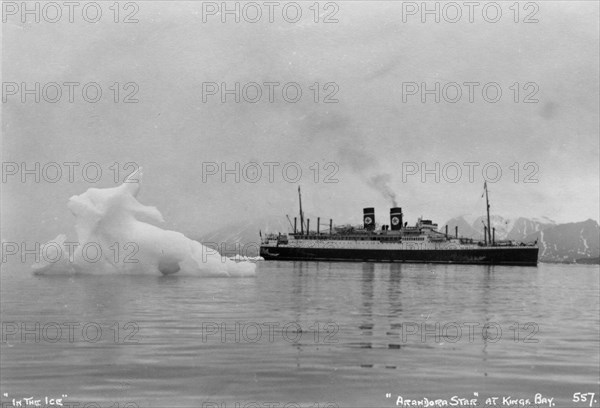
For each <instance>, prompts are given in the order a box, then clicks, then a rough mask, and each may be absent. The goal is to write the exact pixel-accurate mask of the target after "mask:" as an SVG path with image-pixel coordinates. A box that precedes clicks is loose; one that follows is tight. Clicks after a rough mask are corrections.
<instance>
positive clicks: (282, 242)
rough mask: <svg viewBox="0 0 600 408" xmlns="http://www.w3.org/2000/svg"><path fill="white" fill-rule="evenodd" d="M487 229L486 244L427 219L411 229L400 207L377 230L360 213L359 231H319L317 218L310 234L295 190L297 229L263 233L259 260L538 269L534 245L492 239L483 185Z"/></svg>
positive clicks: (370, 216)
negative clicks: (297, 214) (439, 227)
mask: <svg viewBox="0 0 600 408" xmlns="http://www.w3.org/2000/svg"><path fill="white" fill-rule="evenodd" d="M484 190H485V198H486V207H487V208H486V209H487V225H484V234H483V235H484V239H483V241H481V240H474V239H472V238H466V237H461V236H459V234H458V227H455V231H453V232H454V234H449V233H448V226H446V228H445V231H444V232H441V231H438V225H437V224H434V223H433V222H432V221H431V220H425V219H421V218H419V219H418V221H417V223H416V224H415V225H412V226H409V225H408V223H407V222H404V223H403V213H402V208H400V207H393V208H391V209H390V219H389V220H390V221H389V225H388V224H384V225H381V226H379V227H378V226H377V225H376V223H375V209H374V208H371V207H370V208H364V209H363V225H362V226H349V225H346V226H336V227H334V226H333V221H332V220H331V219H330V220H329V228H328V230H325V231H322V230H321V219H320V218H317V222H316V229H315V230H311V229H310V219H306V220H305V218H304V213H303V211H302V194H301V191H300V187H298V198H299V204H300V212H299V218H300V220H299V221H300V228H298V218H297V217H294V223H293V225H292V222H291V220H290V218H289V217H288V221H289V222H290V226H291V227H292V228H293V232H291V233H286V234H282V233H278V234H266V235H265V237H262V233H261V246H260V255H261V256H262V257H263V258H264V259H265V260H310V261H355V262H411V263H413V262H417V263H457V264H487V265H520V266H536V265H537V262H538V247H537V241H536V242H534V243H519V242H514V241H508V240H503V241H501V240H496V236H495V235H496V231H495V228H490V204H489V199H488V190H487V185H484Z"/></svg>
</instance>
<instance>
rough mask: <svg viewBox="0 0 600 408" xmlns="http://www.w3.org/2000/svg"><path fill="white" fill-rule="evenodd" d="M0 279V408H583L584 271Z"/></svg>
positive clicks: (591, 313)
mask: <svg viewBox="0 0 600 408" xmlns="http://www.w3.org/2000/svg"><path fill="white" fill-rule="evenodd" d="M3 269H4V270H3V273H2V287H1V295H2V322H3V333H2V335H3V338H2V344H1V351H2V353H1V363H2V370H1V385H2V387H1V388H2V393H7V394H8V395H9V398H6V397H2V401H9V400H10V399H11V398H17V399H18V398H22V397H29V396H34V397H43V396H51V397H57V396H58V397H60V395H62V394H67V395H68V397H67V398H66V401H71V402H75V401H77V402H97V403H98V404H99V405H100V406H102V407H105V406H106V407H109V406H112V405H114V404H120V405H119V406H120V407H122V406H123V405H124V403H126V402H129V401H130V402H134V403H135V404H136V405H138V406H140V407H142V406H148V407H180V406H181V407H201V406H202V404H203V403H204V406H210V405H207V402H214V403H217V404H219V405H218V406H219V408H225V407H235V403H236V402H239V403H240V404H242V405H241V406H242V407H243V406H244V404H247V403H248V402H251V401H255V402H258V403H259V404H260V405H258V406H261V407H262V406H268V405H266V402H273V403H274V404H277V405H273V406H275V407H283V406H284V405H285V404H288V403H290V402H295V403H297V404H301V405H302V406H312V407H316V406H317V405H315V403H318V404H319V405H318V406H319V407H324V406H327V403H332V404H336V405H337V406H339V407H343V406H344V407H345V406H352V407H392V406H395V403H396V397H397V396H398V395H402V396H403V397H405V398H417V399H421V398H423V397H429V398H443V399H450V397H452V396H454V395H457V396H459V397H464V398H473V395H474V394H473V393H475V392H478V393H479V401H480V406H483V401H484V399H485V397H487V396H508V395H510V396H513V397H519V398H531V399H532V400H533V397H534V394H535V393H541V394H543V395H544V396H548V397H553V398H555V403H556V405H555V406H560V407H580V406H581V407H584V406H589V404H588V403H585V404H582V403H574V402H572V401H571V400H572V397H573V394H574V393H576V392H595V393H596V397H595V398H596V400H598V399H599V398H598V395H597V394H598V393H599V391H600V383H599V366H600V361H599V341H600V338H599V327H600V321H599V320H600V318H599V313H600V312H599V293H600V292H599V290H600V288H599V276H600V275H599V269H598V266H584V265H580V266H574V265H540V266H539V267H538V268H518V267H483V266H455V265H451V266H432V265H408V264H405V265H390V264H360V263H357V264H352V263H323V262H320V263H308V262H297V263H293V262H288V263H285V262H281V263H277V262H273V263H266V262H263V263H260V264H259V268H258V273H257V277H256V278H250V279H203V278H188V277H177V276H171V277H148V276H134V277H131V276H130V277H115V276H106V277H101V276H77V277H34V276H32V275H30V274H29V273H20V271H16V270H10V268H3ZM36 322H39V323H40V326H39V330H36V328H35V327H36V326H35V323H36ZM129 322H131V323H130V324H129V325H128V323H129ZM236 322H237V326H236ZM530 322H531V323H532V324H530V325H529V326H526V324H527V323H530ZM22 323H25V324H26V325H27V328H29V330H30V333H28V334H27V333H25V334H26V338H25V339H23V338H22V337H21V336H22V335H23V334H24V330H23V328H22V327H20V326H19V325H21V324H22ZM69 323H73V324H76V323H78V324H79V326H71V327H72V329H71V330H69V328H68V324H69ZM486 323H487V324H488V327H489V330H488V331H487V337H488V338H487V339H484V338H483V337H484V336H483V335H482V331H483V330H482V328H483V326H484V325H485V324H486ZM515 323H519V327H518V329H517V328H516V326H515ZM57 325H59V326H62V329H61V331H60V332H59V331H58V330H57V327H56V326H57ZM84 325H86V326H85V327H86V331H85V332H84V331H83V330H82V328H83V326H84ZM117 326H118V328H119V330H118V331H117ZM98 327H99V328H100V329H101V332H100V333H98V330H97V329H98ZM257 327H260V328H262V329H261V330H262V333H260V332H259V331H258V329H257ZM458 327H460V328H461V334H462V335H461V336H460V337H459V336H458ZM284 328H285V329H284ZM499 330H502V334H501V335H500V334H499ZM69 331H71V333H69ZM469 334H471V336H469ZM36 335H37V336H38V337H39V338H38V340H39V342H37V343H36V338H35V337H36ZM423 335H425V338H423ZM436 335H437V338H436ZM236 336H237V337H236ZM96 337H98V340H97V341H95V342H94V341H93V340H94V338H96ZM223 337H224V338H223ZM54 339H57V340H56V342H52V341H54ZM536 341H537V342H536ZM387 393H390V394H391V398H386V394H387ZM336 405H330V406H332V407H333V406H336ZM545 406H548V405H545ZM593 406H598V403H597V402H596V403H593ZM255 407H256V405H255Z"/></svg>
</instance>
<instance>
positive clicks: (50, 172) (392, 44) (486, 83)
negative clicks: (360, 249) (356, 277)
mask: <svg viewBox="0 0 600 408" xmlns="http://www.w3.org/2000/svg"><path fill="white" fill-rule="evenodd" d="M9 3H10V6H6V4H7V3H6V2H4V5H3V7H5V9H3V23H2V82H3V103H2V146H1V148H2V162H3V169H2V177H3V180H2V185H1V187H2V198H1V200H2V240H5V241H6V240H8V241H20V240H31V239H39V240H42V241H43V240H47V239H51V238H53V237H54V236H56V234H58V233H60V232H68V231H69V230H70V229H71V230H72V224H73V220H74V217H73V216H72V214H70V212H69V210H68V209H67V206H66V203H67V201H68V199H69V197H71V196H72V195H74V194H80V193H82V192H83V191H85V190H86V189H88V188H104V187H115V186H116V185H118V184H119V183H121V182H122V181H123V180H124V179H125V178H126V176H127V175H128V174H129V173H131V172H132V171H133V170H135V169H137V168H139V167H141V168H143V183H142V189H141V193H140V196H139V197H138V199H139V201H141V202H142V203H143V204H146V205H154V206H156V207H157V208H158V209H159V210H160V211H161V212H162V214H163V216H164V219H165V223H164V224H163V226H162V227H163V228H166V229H174V230H178V231H181V232H183V233H185V234H186V235H189V236H191V237H198V236H201V235H202V234H204V233H207V232H209V231H211V230H214V229H218V228H220V227H223V226H226V225H229V224H235V223H239V224H243V223H248V222H255V221H257V222H260V221H261V220H272V219H281V218H283V219H285V215H286V214H289V215H290V216H293V215H294V214H296V213H297V211H298V204H297V189H298V186H301V188H302V194H303V205H304V210H305V212H306V213H307V215H308V216H311V217H316V216H321V217H322V218H323V219H329V218H333V219H334V222H336V223H339V224H343V223H359V222H360V221H361V218H362V208H363V207H375V208H376V212H377V214H378V219H379V220H380V221H382V222H383V221H384V220H385V218H387V215H388V214H389V208H390V207H392V206H393V205H394V204H395V205H397V206H400V207H402V208H403V212H404V214H405V220H407V221H409V222H410V223H413V222H414V221H416V219H417V217H420V216H424V217H426V218H430V219H433V220H434V221H436V222H438V223H440V224H442V223H443V222H445V221H446V220H448V219H449V218H451V217H454V216H457V215H461V214H484V212H485V204H484V201H483V200H484V199H482V197H481V195H482V191H483V183H484V180H486V179H487V180H488V188H489V192H490V200H491V206H492V207H491V209H492V213H493V214H497V215H501V216H504V217H520V216H523V217H543V216H545V217H548V218H550V219H553V220H554V221H556V222H560V223H562V222H576V221H583V220H586V219H588V218H592V219H595V220H598V219H599V214H598V211H599V209H598V208H599V201H600V198H599V190H600V186H599V185H600V181H599V173H600V169H599V161H600V160H599V158H600V150H599V149H600V148H599V143H600V142H599V116H598V115H599V111H600V109H599V108H600V107H599V100H598V98H599V97H598V95H599V65H598V64H599V51H598V50H599V32H598V15H599V10H598V8H599V5H598V2H592V1H580V2H579V1H569V2H566V1H543V2H533V3H532V2H529V3H527V4H530V6H525V3H524V2H522V3H519V6H518V7H517V9H518V12H519V13H518V15H517V14H516V13H515V12H516V11H517V10H516V9H514V5H513V2H496V3H494V5H495V6H493V7H492V6H486V2H481V3H480V4H481V5H480V7H478V8H476V9H475V10H473V12H472V15H471V20H472V22H470V21H469V15H468V14H469V9H468V8H466V7H463V6H460V5H461V4H463V3H462V2H459V3H455V4H458V5H459V7H461V8H460V10H459V11H460V12H461V17H460V18H458V17H457V16H458V14H456V11H457V10H456V9H450V8H448V7H446V8H444V5H445V4H444V3H436V2H429V3H428V4H430V5H431V7H432V9H434V7H436V6H435V4H438V7H439V8H440V14H439V22H436V21H435V17H436V16H435V15H434V14H431V15H428V14H425V15H422V14H421V11H422V10H420V9H418V10H415V7H417V8H419V7H420V5H421V2H391V1H387V2H386V1H369V2H366V1H348V2H343V1H341V2H329V3H327V4H326V2H321V3H320V13H319V15H318V19H317V20H318V21H317V22H315V9H314V6H313V2H296V3H293V4H291V2H280V5H279V6H277V7H276V8H275V9H274V10H272V12H273V13H272V18H271V20H272V21H270V18H269V9H268V8H267V7H266V6H264V5H263V2H258V3H253V4H256V5H258V8H260V10H261V13H262V14H261V16H260V19H259V18H258V14H256V11H257V9H256V7H255V8H252V7H249V6H245V4H246V3H237V7H239V13H238V15H237V17H239V22H236V21H235V17H236V14H235V13H236V11H235V7H236V2H229V3H227V7H229V10H233V12H231V13H229V14H227V13H223V10H219V9H220V8H221V2H204V4H203V3H202V2H181V1H169V2H158V1H140V2H130V3H127V4H129V5H128V6H126V5H125V3H124V2H123V3H120V4H119V8H118V15H117V14H116V11H117V10H115V9H114V6H112V7H113V8H112V9H111V8H110V7H111V5H112V4H113V3H112V2H106V3H103V2H100V3H99V7H100V11H101V13H102V14H101V15H99V14H96V11H97V10H95V9H94V8H93V7H87V8H86V9H85V12H84V11H83V10H82V9H83V5H85V4H86V2H83V3H81V4H82V6H81V9H80V8H77V9H75V10H74V11H73V13H72V16H71V17H72V20H73V21H72V22H71V21H69V15H68V13H69V10H68V9H67V8H66V7H65V8H62V9H61V10H60V12H61V18H60V19H59V18H58V14H57V13H56V12H57V10H55V9H51V8H48V7H46V8H44V5H45V3H38V4H39V6H38V7H39V8H40V11H39V15H38V17H39V20H40V21H39V22H36V21H35V18H36V16H35V13H34V14H25V15H23V13H22V12H23V10H21V9H20V7H21V2H9ZM28 4H29V5H30V7H31V9H32V10H34V11H35V2H31V3H28ZM59 4H61V3H60V2H59ZM531 4H533V6H531ZM511 5H512V7H513V9H511V8H510V7H511ZM284 6H286V8H285V12H284V11H283V9H284ZM6 7H9V8H6ZM10 7H12V8H10ZM311 7H313V8H311ZM484 8H485V10H486V11H485V12H484V11H483V9H484ZM498 8H499V12H500V13H501V14H496V12H497V11H498ZM298 9H299V10H300V11H301V13H302V14H301V15H300V16H299V17H296V16H297V14H296V12H297V11H298ZM498 16H499V17H498ZM117 17H118V18H117ZM422 18H425V21H424V22H423V21H422ZM23 19H25V20H26V21H25V22H23V21H22V20H23ZM116 19H117V20H118V22H115V20H116ZM222 19H225V22H223V21H222ZM53 20H58V21H56V22H52V21H53ZM94 20H98V21H97V22H93V21H94ZM125 20H128V21H130V22H127V23H126V22H125ZM254 20H258V21H257V22H252V21H254ZM296 20H297V21H296ZM453 20H458V21H457V22H451V21H453ZM494 20H497V21H496V22H493V21H494ZM515 20H517V22H515ZM525 21H529V22H525ZM36 83H38V84H39V89H40V90H39V91H35V89H36V88H35V86H36ZM65 84H67V85H65ZM68 84H76V85H68ZM236 84H237V86H238V90H236ZM436 84H437V87H438V90H437V91H436ZM465 84H467V85H465ZM469 84H470V85H469ZM85 85H87V86H85ZM84 87H85V89H86V92H87V93H86V94H85V96H84V95H83V94H82V90H83V88H84ZM27 89H29V90H33V91H32V93H28V92H27V91H26V90H27ZM98 89H100V90H101V91H102V94H101V95H99V94H97V93H96V92H97V90H98ZM284 89H285V92H284ZM483 89H485V93H484V92H483ZM58 90H60V92H61V94H60V95H59V93H58ZM71 90H73V97H72V101H70V100H69V99H70V95H69V93H70V91H71ZM117 90H118V92H117ZM258 90H260V92H261V93H260V94H258ZM298 90H300V91H301V94H299V93H298ZM471 90H472V94H470V91H471ZM271 91H272V92H273V93H272V94H271V93H270V92H271ZM459 91H460V94H459V93H458V92H459ZM498 91H499V92H501V94H499V93H498ZM36 92H37V95H38V96H39V101H36V100H35V97H36ZM436 96H437V97H438V98H439V101H437V102H436V100H435V99H436ZM236 97H237V98H238V99H239V100H238V101H236ZM23 99H24V101H23ZM36 163H37V164H36ZM65 163H67V164H65ZM69 163H72V164H69ZM36 166H38V167H36ZM236 166H238V167H236ZM436 166H437V167H436ZM38 168H39V170H38ZM84 168H85V171H84ZM57 169H58V170H60V172H61V173H60V174H59V172H58V170H57ZM70 169H72V172H73V173H72V175H71V174H69V170H70ZM98 169H100V170H101V172H102V174H101V175H99V176H97V175H96V174H97V173H96V171H97V170H98ZM484 169H485V170H486V171H485V173H484V172H483V170H484ZM26 170H31V171H29V172H28V171H26ZM117 170H118V171H117ZM257 170H260V174H259V173H258V172H257ZM298 170H299V171H300V172H301V174H298V173H297V172H298ZM498 171H501V173H499V172H498ZM236 175H237V177H238V178H239V180H236ZM297 175H299V176H300V177H297ZM36 176H37V177H38V178H39V180H35V177H36ZM71 176H72V177H71ZM23 178H24V180H23ZM436 178H437V179H436ZM265 222H266V221H265Z"/></svg>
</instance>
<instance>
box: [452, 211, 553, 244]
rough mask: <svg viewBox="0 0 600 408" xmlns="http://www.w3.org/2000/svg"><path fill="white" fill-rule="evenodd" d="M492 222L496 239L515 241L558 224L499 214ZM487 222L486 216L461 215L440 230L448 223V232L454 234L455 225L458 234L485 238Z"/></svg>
mask: <svg viewBox="0 0 600 408" xmlns="http://www.w3.org/2000/svg"><path fill="white" fill-rule="evenodd" d="M490 223H491V224H492V228H496V240H505V239H510V240H515V241H522V240H524V239H525V237H527V236H528V235H530V234H532V233H535V232H538V231H542V230H544V229H546V228H549V227H553V226H555V225H556V223H555V222H554V221H552V220H551V219H548V218H541V219H537V218H533V219H529V218H523V217H519V218H512V219H511V218H503V217H501V216H499V215H492V216H490ZM485 224H487V220H486V218H485V217H484V216H479V217H476V218H473V217H469V216H464V215H461V216H459V217H455V218H452V219H451V220H449V221H448V222H447V223H446V224H445V225H443V226H442V227H441V228H440V231H444V229H445V226H446V225H448V234H450V235H453V234H454V232H455V227H457V226H458V235H460V236H461V237H468V238H474V239H483V226H484V225H485Z"/></svg>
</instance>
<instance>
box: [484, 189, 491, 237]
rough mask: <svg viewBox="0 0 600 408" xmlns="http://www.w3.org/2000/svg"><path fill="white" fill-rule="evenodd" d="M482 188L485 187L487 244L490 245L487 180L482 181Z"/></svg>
mask: <svg viewBox="0 0 600 408" xmlns="http://www.w3.org/2000/svg"><path fill="white" fill-rule="evenodd" d="M483 188H484V189H485V208H486V210H487V241H488V245H490V246H491V245H492V233H491V231H492V229H491V228H490V200H489V199H488V189H487V182H485V181H484V182H483Z"/></svg>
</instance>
